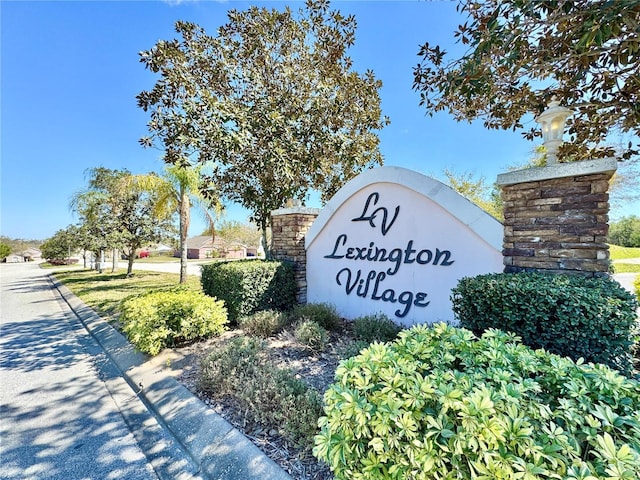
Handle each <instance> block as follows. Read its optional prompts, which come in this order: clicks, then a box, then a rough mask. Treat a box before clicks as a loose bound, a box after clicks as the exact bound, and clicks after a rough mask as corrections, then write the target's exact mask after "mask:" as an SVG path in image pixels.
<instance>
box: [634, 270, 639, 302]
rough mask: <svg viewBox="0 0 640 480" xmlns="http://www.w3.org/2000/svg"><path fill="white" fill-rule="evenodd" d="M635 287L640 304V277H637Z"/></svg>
mask: <svg viewBox="0 0 640 480" xmlns="http://www.w3.org/2000/svg"><path fill="white" fill-rule="evenodd" d="M633 287H634V288H635V290H636V298H637V299H638V301H639V302H640V275H636V279H635V281H634V282H633Z"/></svg>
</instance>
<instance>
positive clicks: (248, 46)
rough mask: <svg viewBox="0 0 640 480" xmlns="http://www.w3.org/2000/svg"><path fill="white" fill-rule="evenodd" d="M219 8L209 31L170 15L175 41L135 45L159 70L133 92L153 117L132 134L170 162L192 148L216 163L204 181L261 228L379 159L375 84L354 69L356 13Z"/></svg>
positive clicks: (320, 2) (317, 5)
mask: <svg viewBox="0 0 640 480" xmlns="http://www.w3.org/2000/svg"><path fill="white" fill-rule="evenodd" d="M228 17H229V18H228V22H227V23H226V24H224V25H222V26H220V27H219V28H217V29H216V35H215V36H211V35H208V34H207V33H206V32H205V31H204V29H203V28H201V27H199V26H198V25H196V24H194V23H190V22H184V21H179V22H177V23H176V27H175V28H176V32H177V33H178V35H179V37H180V38H178V39H174V40H169V41H165V40H161V41H159V42H158V43H157V44H156V45H155V46H154V47H153V48H151V49H150V50H148V51H144V52H142V53H141V54H140V56H141V61H142V63H143V64H144V65H145V66H146V67H147V68H148V69H149V70H150V71H151V72H153V73H157V74H160V76H161V77H160V78H159V79H158V81H157V83H156V84H155V86H154V88H153V89H151V90H149V91H143V92H141V93H140V94H139V95H138V97H137V98H138V105H139V106H140V107H141V108H143V109H144V110H145V111H149V112H150V114H151V120H150V121H149V123H148V126H149V131H150V136H149V137H146V138H143V139H141V143H142V144H143V145H145V146H152V145H153V144H154V143H156V144H160V145H162V146H163V147H165V148H166V150H165V155H164V160H165V162H167V163H171V164H176V163H181V162H183V161H184V159H185V158H187V157H189V155H191V154H193V155H192V156H193V158H196V157H197V161H198V162H199V163H201V164H209V163H212V162H215V163H216V167H217V168H215V169H214V170H213V172H212V173H211V175H210V176H204V177H203V185H202V186H203V187H204V188H205V190H206V191H209V192H210V191H213V190H215V191H216V192H219V193H220V194H221V195H223V196H224V197H226V198H228V199H230V200H231V201H234V202H237V203H239V204H241V205H243V206H244V207H245V208H247V209H249V210H250V211H251V212H252V213H253V215H252V217H253V218H252V220H253V221H255V222H256V223H257V224H258V225H259V226H260V228H261V229H262V230H263V232H266V226H267V225H268V223H269V218H270V212H271V211H272V210H273V209H276V208H280V207H283V206H284V205H285V203H286V201H287V199H290V198H298V199H301V198H304V196H305V194H306V193H307V192H308V191H309V190H310V189H315V190H317V191H319V192H321V194H322V197H323V199H325V200H326V199H328V198H331V197H332V195H333V194H334V193H335V192H336V191H337V190H338V189H339V188H340V186H341V185H343V184H344V183H345V182H346V181H348V180H349V179H350V178H352V177H354V176H355V175H357V174H358V173H359V172H361V171H362V170H364V169H366V168H371V167H372V166H375V165H379V164H381V163H382V156H381V154H380V152H379V149H378V144H379V139H378V136H377V135H376V132H377V130H380V129H382V128H383V127H384V126H385V125H386V124H387V123H388V120H387V119H386V118H384V117H382V115H381V109H380V96H379V93H378V90H379V89H380V87H381V86H382V83H381V82H380V81H379V80H377V79H376V78H375V77H374V75H373V72H371V71H367V72H365V73H363V74H361V73H358V72H356V71H354V70H353V68H352V66H353V62H352V61H351V59H350V58H349V57H348V56H347V49H348V48H349V47H351V46H352V45H353V44H354V41H355V29H356V21H355V18H354V17H353V16H344V15H342V14H340V12H338V11H331V10H330V9H329V2H327V1H324V0H309V1H308V2H306V6H305V7H304V8H301V9H299V10H298V11H297V12H293V11H292V10H291V9H289V8H285V9H284V10H282V11H278V10H276V9H267V8H260V7H250V8H249V9H247V10H245V11H239V10H234V9H232V10H230V11H229V14H228Z"/></svg>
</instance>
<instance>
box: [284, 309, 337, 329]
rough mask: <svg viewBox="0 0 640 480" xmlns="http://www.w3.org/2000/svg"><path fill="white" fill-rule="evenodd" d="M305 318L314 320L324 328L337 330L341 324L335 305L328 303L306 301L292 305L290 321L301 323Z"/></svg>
mask: <svg viewBox="0 0 640 480" xmlns="http://www.w3.org/2000/svg"><path fill="white" fill-rule="evenodd" d="M306 320H311V321H313V322H316V323H317V324H318V325H320V326H321V327H323V328H325V329H326V330H337V329H338V328H340V326H341V325H342V321H341V319H340V316H339V315H338V312H337V311H336V307H334V306H333V305H330V304H328V303H306V304H304V305H298V306H296V307H294V309H293V310H292V311H291V314H290V322H291V323H301V322H304V321H306Z"/></svg>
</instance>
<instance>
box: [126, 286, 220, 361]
mask: <svg viewBox="0 0 640 480" xmlns="http://www.w3.org/2000/svg"><path fill="white" fill-rule="evenodd" d="M120 321H121V322H122V325H123V331H124V333H125V334H126V335H127V338H128V339H129V341H130V342H131V343H133V344H134V345H135V346H136V347H137V348H138V349H139V350H140V351H142V352H145V353H148V354H150V355H157V354H158V353H160V351H161V350H162V349H163V348H165V347H172V346H174V345H176V344H178V343H181V342H185V341H192V340H196V339H201V338H206V337H210V336H212V335H219V334H221V333H222V332H223V331H224V330H225V324H226V323H227V311H226V309H225V307H224V305H223V302H222V301H219V300H216V299H215V298H211V297H208V296H206V295H204V294H202V293H199V292H193V291H188V290H185V289H178V290H173V291H167V292H151V293H146V294H142V295H137V296H133V297H129V298H127V299H126V300H124V301H123V302H122V305H121V306H120Z"/></svg>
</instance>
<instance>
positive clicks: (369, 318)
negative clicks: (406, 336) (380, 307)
mask: <svg viewBox="0 0 640 480" xmlns="http://www.w3.org/2000/svg"><path fill="white" fill-rule="evenodd" d="M353 330H354V333H355V336H356V339H357V340H362V341H364V342H367V343H373V342H389V341H391V340H393V339H394V338H396V336H397V335H398V333H399V332H400V330H402V327H401V326H400V325H398V324H397V323H395V322H394V321H393V320H390V319H389V317H387V316H386V315H385V314H384V313H378V314H376V315H365V316H363V317H358V318H356V319H355V320H354V321H353Z"/></svg>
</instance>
